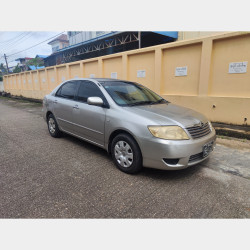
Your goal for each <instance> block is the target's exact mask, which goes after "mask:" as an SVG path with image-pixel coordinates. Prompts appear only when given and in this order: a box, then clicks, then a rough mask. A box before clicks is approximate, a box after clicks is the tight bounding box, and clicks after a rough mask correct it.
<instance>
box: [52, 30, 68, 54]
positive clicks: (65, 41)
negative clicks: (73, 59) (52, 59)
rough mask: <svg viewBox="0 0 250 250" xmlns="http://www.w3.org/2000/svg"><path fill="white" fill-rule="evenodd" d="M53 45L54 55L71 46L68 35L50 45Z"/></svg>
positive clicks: (59, 37) (60, 37)
mask: <svg viewBox="0 0 250 250" xmlns="http://www.w3.org/2000/svg"><path fill="white" fill-rule="evenodd" d="M48 44H49V45H51V48H52V53H56V52H57V51H58V50H60V49H63V48H66V47H68V46H69V40H68V37H67V35H66V34H62V35H60V36H58V37H57V38H55V39H54V40H52V41H50V42H49V43H48Z"/></svg>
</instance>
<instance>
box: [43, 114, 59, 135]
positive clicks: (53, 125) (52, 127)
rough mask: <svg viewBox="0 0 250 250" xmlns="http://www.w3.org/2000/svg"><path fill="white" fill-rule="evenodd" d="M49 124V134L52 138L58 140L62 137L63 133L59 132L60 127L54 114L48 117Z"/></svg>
mask: <svg viewBox="0 0 250 250" xmlns="http://www.w3.org/2000/svg"><path fill="white" fill-rule="evenodd" d="M47 124H48V129H49V133H50V135H51V136H52V137H56V138H57V137H60V136H61V135H62V132H61V131H60V130H59V127H58V125H57V122H56V119H55V117H54V116H53V115H52V114H50V115H49V116H48V120H47Z"/></svg>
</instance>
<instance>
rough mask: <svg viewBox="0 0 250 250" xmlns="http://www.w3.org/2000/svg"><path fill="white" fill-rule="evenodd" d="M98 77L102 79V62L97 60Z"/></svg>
mask: <svg viewBox="0 0 250 250" xmlns="http://www.w3.org/2000/svg"><path fill="white" fill-rule="evenodd" d="M98 77H100V78H102V77H103V60H102V59H101V58H98Z"/></svg>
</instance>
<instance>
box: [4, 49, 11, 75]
mask: <svg viewBox="0 0 250 250" xmlns="http://www.w3.org/2000/svg"><path fill="white" fill-rule="evenodd" d="M4 58H5V62H6V66H7V72H8V74H9V73H10V72H9V66H8V62H7V57H6V55H5V54H4Z"/></svg>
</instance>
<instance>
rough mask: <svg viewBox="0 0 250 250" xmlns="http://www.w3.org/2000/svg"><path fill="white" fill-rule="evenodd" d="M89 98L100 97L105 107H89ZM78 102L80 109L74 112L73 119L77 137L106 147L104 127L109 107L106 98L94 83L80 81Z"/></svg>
mask: <svg viewBox="0 0 250 250" xmlns="http://www.w3.org/2000/svg"><path fill="white" fill-rule="evenodd" d="M88 97H100V98H102V100H103V101H104V103H105V105H104V106H103V107H100V106H94V105H89V104H88V103H87V99H88ZM76 101H77V105H78V107H77V108H75V109H74V110H73V119H74V123H75V124H76V127H75V129H76V133H77V135H78V136H80V137H82V138H84V139H86V140H87V141H90V142H92V143H94V144H98V145H99V146H104V127H105V117H106V110H107V106H108V103H107V100H106V98H105V97H104V95H103V94H102V92H101V90H100V89H99V87H98V86H97V85H96V84H95V83H94V82H91V81H87V80H79V88H78V93H77V95H76ZM105 106H106V107H105Z"/></svg>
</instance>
